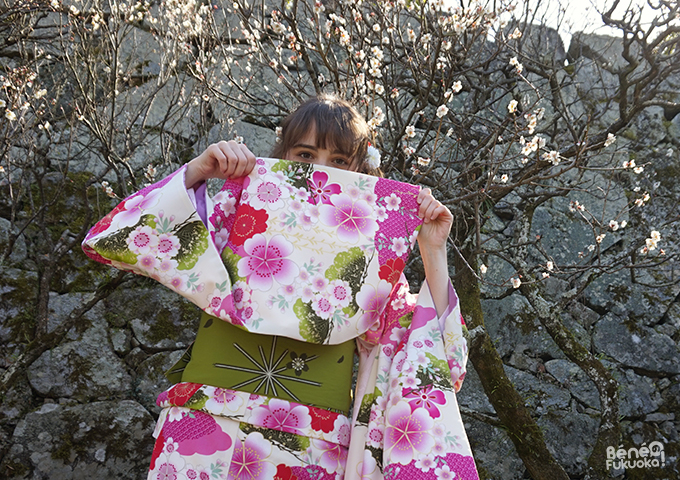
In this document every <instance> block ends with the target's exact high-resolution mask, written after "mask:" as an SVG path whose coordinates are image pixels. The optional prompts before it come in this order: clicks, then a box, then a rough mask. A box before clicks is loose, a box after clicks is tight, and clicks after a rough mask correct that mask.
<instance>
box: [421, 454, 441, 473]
mask: <svg viewBox="0 0 680 480" xmlns="http://www.w3.org/2000/svg"><path fill="white" fill-rule="evenodd" d="M436 467H437V461H436V460H435V458H434V455H423V456H422V457H420V458H419V459H418V460H416V468H418V469H420V470H422V471H423V472H429V471H430V469H434V468H436Z"/></svg>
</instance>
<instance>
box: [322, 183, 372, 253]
mask: <svg viewBox="0 0 680 480" xmlns="http://www.w3.org/2000/svg"><path fill="white" fill-rule="evenodd" d="M320 210H321V217H320V218H321V221H322V222H323V223H324V224H325V225H328V226H329V227H337V230H336V233H337V235H338V238H339V239H340V240H341V241H343V242H347V243H353V244H354V243H357V242H358V241H359V234H362V235H364V236H365V237H367V238H371V239H372V238H373V236H374V235H375V232H376V231H377V230H378V224H377V222H376V221H375V220H374V219H373V218H372V217H373V209H372V208H371V207H370V206H369V205H368V203H366V201H364V200H354V199H352V198H351V197H350V196H349V195H347V194H346V193H340V194H338V195H333V196H332V197H331V204H330V205H327V204H324V205H321V208H320Z"/></svg>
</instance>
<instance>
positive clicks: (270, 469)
mask: <svg viewBox="0 0 680 480" xmlns="http://www.w3.org/2000/svg"><path fill="white" fill-rule="evenodd" d="M271 453H272V444H271V443H270V442H269V441H268V440H265V438H264V437H263V436H262V434H261V433H259V432H254V433H251V434H250V435H248V436H247V437H246V439H245V441H244V442H236V446H235V447H234V454H233V456H232V458H231V465H230V466H229V476H228V477H227V478H228V480H269V479H271V478H274V475H275V474H276V466H275V465H274V464H273V463H270V462H268V461H267V458H268V457H269V456H270V455H271Z"/></svg>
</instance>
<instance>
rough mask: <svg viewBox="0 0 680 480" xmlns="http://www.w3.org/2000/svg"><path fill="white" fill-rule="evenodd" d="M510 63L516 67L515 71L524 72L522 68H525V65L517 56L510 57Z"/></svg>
mask: <svg viewBox="0 0 680 480" xmlns="http://www.w3.org/2000/svg"><path fill="white" fill-rule="evenodd" d="M510 65H512V66H513V67H515V72H517V73H518V74H520V73H522V70H524V66H523V65H522V64H521V63H519V60H517V57H512V58H511V59H510Z"/></svg>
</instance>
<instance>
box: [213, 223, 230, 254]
mask: <svg viewBox="0 0 680 480" xmlns="http://www.w3.org/2000/svg"><path fill="white" fill-rule="evenodd" d="M228 241H229V230H227V229H225V228H222V229H220V230H217V231H215V232H213V242H215V248H217V251H218V252H222V250H224V247H225V246H226V245H227V242H228Z"/></svg>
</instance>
